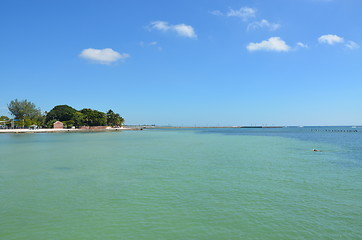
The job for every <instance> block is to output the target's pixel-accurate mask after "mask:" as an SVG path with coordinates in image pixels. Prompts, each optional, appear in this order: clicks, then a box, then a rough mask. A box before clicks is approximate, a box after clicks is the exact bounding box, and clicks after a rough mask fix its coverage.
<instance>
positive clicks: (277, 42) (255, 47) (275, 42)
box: [246, 37, 290, 52]
mask: <svg viewBox="0 0 362 240" xmlns="http://www.w3.org/2000/svg"><path fill="white" fill-rule="evenodd" d="M246 48H247V49H248V50H249V51H262V50H264V51H276V52H288V51H289V50H290V47H289V46H288V45H287V44H286V43H285V42H284V41H283V40H282V39H281V38H280V37H271V38H269V39H268V40H264V41H262V42H260V43H249V44H248V46H247V47H246Z"/></svg>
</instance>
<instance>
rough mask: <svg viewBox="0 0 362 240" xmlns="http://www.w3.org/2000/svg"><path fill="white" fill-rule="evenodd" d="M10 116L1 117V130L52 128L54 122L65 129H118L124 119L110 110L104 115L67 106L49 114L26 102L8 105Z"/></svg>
mask: <svg viewBox="0 0 362 240" xmlns="http://www.w3.org/2000/svg"><path fill="white" fill-rule="evenodd" d="M8 109H9V112H10V114H11V116H12V118H11V117H8V116H1V117H0V127H1V128H29V127H41V128H53V124H54V123H55V122H56V121H60V122H62V123H63V124H64V127H65V128H74V127H75V128H80V127H82V126H112V127H120V126H122V124H123V123H124V121H125V120H124V118H123V117H121V116H120V114H118V113H115V112H113V111H112V110H111V109H110V110H108V111H107V112H106V113H104V112H101V111H98V110H94V109H91V108H83V109H81V110H76V109H75V108H73V107H71V106H68V105H57V106H55V107H54V108H52V109H51V110H50V111H49V112H44V113H42V111H41V110H40V108H38V107H37V106H36V105H35V104H34V103H32V102H30V101H28V100H26V99H25V100H18V99H15V100H12V101H11V102H10V103H9V104H8Z"/></svg>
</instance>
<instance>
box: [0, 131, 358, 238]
mask: <svg viewBox="0 0 362 240" xmlns="http://www.w3.org/2000/svg"><path fill="white" fill-rule="evenodd" d="M312 149H319V150H320V152H314V151H312ZM361 236H362V129H361V128H351V127H303V128H299V127H287V128H275V129H266V128H263V129H243V128H241V129H236V128H235V129H216V128H215V129H145V130H144V131H122V132H97V133H38V134H0V239H1V240H41V239H56V240H58V239H59V240H83V239H84V240H89V239H95V240H98V239H99V240H108V239H122V240H123V239H124V240H133V239H134V240H136V239H137V240H140V239H146V240H148V239H150V240H151V239H152V240H153V239H155V240H156V239H157V240H161V239H165V240H166V239H167V240H177V239H179V240H181V239H182V240H191V239H197V240H202V239H205V240H213V239H215V240H224V239H225V240H226V239H229V240H233V239H278V240H280V239H362V237H361Z"/></svg>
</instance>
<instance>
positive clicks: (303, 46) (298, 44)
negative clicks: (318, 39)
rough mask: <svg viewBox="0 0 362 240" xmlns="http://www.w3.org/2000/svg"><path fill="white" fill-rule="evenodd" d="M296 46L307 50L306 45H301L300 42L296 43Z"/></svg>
mask: <svg viewBox="0 0 362 240" xmlns="http://www.w3.org/2000/svg"><path fill="white" fill-rule="evenodd" d="M297 46H298V47H301V48H308V45H307V44H304V43H301V42H298V43H297Z"/></svg>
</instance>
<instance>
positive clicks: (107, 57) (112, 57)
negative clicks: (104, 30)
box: [79, 48, 129, 64]
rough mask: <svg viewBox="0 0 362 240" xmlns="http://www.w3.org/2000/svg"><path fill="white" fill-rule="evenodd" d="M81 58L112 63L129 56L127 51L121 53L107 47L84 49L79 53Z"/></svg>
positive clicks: (101, 62)
mask: <svg viewBox="0 0 362 240" xmlns="http://www.w3.org/2000/svg"><path fill="white" fill-rule="evenodd" d="M79 56H80V57H81V58H84V59H88V60H91V61H94V62H96V63H100V64H110V63H113V62H116V61H118V60H121V59H126V58H128V57H129V55H128V54H127V53H122V54H121V53H119V52H116V51H114V50H113V49H112V48H105V49H94V48H87V49H84V50H83V51H82V52H81V54H80V55H79Z"/></svg>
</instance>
